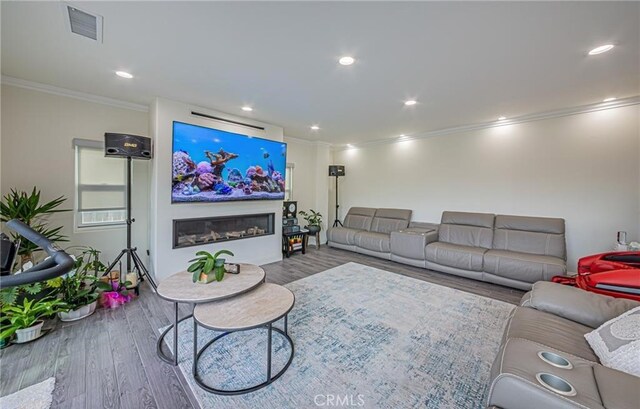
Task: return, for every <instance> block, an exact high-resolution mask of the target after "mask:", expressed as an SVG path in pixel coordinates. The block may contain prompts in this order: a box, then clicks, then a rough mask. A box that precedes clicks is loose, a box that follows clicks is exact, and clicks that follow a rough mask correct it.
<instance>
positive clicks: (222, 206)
mask: <svg viewBox="0 0 640 409" xmlns="http://www.w3.org/2000/svg"><path fill="white" fill-rule="evenodd" d="M192 110H194V111H197V112H200V113H204V114H207V115H211V116H216V117H219V118H224V119H229V120H233V121H239V122H242V123H246V124H251V125H257V126H261V127H264V128H265V130H264V131H261V130H257V129H253V128H250V127H244V126H239V125H233V124H229V123H226V122H222V121H216V120H211V119H206V118H202V117H197V116H193V115H191V111H192ZM150 120H151V131H152V132H151V133H152V134H153V137H154V155H155V158H154V160H153V163H152V168H153V169H152V181H151V206H150V209H151V212H150V217H151V229H150V247H151V260H152V271H153V272H154V274H155V276H156V277H157V278H158V279H162V278H163V277H166V276H168V275H171V274H173V273H176V272H178V271H182V270H185V269H186V267H187V266H188V260H190V259H191V258H193V256H194V254H195V252H196V251H199V250H206V251H210V252H213V251H217V250H220V249H223V248H224V249H228V250H231V251H232V252H233V253H234V254H235V257H232V258H229V259H230V260H233V261H237V262H247V263H253V264H265V263H271V262H274V261H278V260H281V259H282V250H281V240H282V201H279V200H268V201H267V200H264V201H263V200H256V201H246V202H227V203H180V204H171V166H172V159H171V158H172V151H171V149H172V133H173V121H180V122H186V123H191V124H195V125H200V126H205V127H209V128H216V129H221V130H223V131H229V132H236V133H240V134H244V135H251V136H256V137H262V138H267V139H272V140H275V141H282V140H283V136H282V132H283V131H282V128H281V127H278V126H274V125H270V124H265V123H261V122H257V121H254V120H251V119H247V118H241V117H237V116H233V115H228V114H225V113H222V112H217V111H213V110H210V109H206V108H201V107H194V106H190V105H188V104H185V103H182V102H176V101H170V100H167V99H160V98H158V99H156V101H155V103H154V104H153V106H152V107H151V115H150ZM271 212H273V213H275V234H274V235H271V236H263V237H255V238H250V239H245V240H237V241H228V242H222V243H216V244H208V245H202V246H197V247H186V248H181V249H172V237H173V236H172V234H173V222H172V221H173V220H174V219H185V218H195V217H213V216H228V215H238V214H251V213H271Z"/></svg>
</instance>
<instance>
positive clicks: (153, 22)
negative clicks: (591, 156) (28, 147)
mask: <svg viewBox="0 0 640 409" xmlns="http://www.w3.org/2000/svg"><path fill="white" fill-rule="evenodd" d="M73 4H74V5H77V6H78V7H79V8H81V9H84V10H86V11H89V12H93V13H97V14H100V15H102V16H104V43H103V44H96V43H95V42H92V41H90V40H87V39H85V38H82V37H79V36H77V35H74V34H71V33H70V32H69V31H68V28H67V25H66V24H65V21H64V18H65V15H64V13H63V8H62V7H61V5H60V4H56V3H37V2H4V1H3V2H2V74H3V75H7V76H12V77H17V78H21V79H25V80H30V81H36V82H41V83H45V84H50V85H54V86H58V87H63V88H68V89H71V90H75V91H82V92H87V93H92V94H96V95H101V96H106V97H111V98H118V99H122V100H126V101H131V102H136V103H142V104H149V102H150V101H151V100H152V99H153V98H154V97H155V96H162V97H166V98H171V99H177V100H181V101H186V102H189V103H193V104H197V105H202V106H205V107H211V108H214V109H218V110H221V111H225V112H229V113H233V114H239V115H244V116H251V117H253V118H255V119H258V120H262V121H266V122H270V123H274V124H278V125H282V126H284V127H285V134H286V135H288V136H295V137H300V138H306V139H310V140H324V141H327V142H332V143H346V142H354V143H355V142H361V141H368V140H377V139H384V138H389V137H393V136H397V135H399V134H416V133H423V132H428V131H433V130H437V129H442V128H448V127H452V126H458V125H462V124H470V123H478V122H486V121H491V120H493V119H495V118H497V117H498V116H500V115H505V116H507V117H514V116H519V115H525V114H530V113H534V112H541V111H548V110H553V109H557V108H564V107H569V106H577V105H583V104H590V103H595V102H599V101H601V100H602V99H603V98H605V97H608V96H616V97H618V98H623V97H629V96H635V95H638V94H640V3H638V2H631V3H617V2H586V3H578V2H562V3H553V2H544V3H527V2H496V3H478V2H471V3H416V2H408V3H362V2H353V3H336V2H327V3H310V2H297V3H291V2H285V3H265V2H260V3H247V2H235V3H220V2H135V3H131V2H129V3H127V2H87V3H82V2H76V3H73ZM607 43H613V44H616V48H615V49H614V50H612V51H610V52H609V53H606V54H602V55H598V56H593V57H589V56H587V55H586V54H587V52H588V51H589V50H590V49H591V48H594V47H596V46H598V45H601V44H607ZM345 54H349V55H353V56H354V57H356V58H357V61H356V63H355V64H354V65H353V66H350V67H343V66H340V65H338V64H337V59H338V58H339V57H340V56H341V55H345ZM115 70H126V71H129V72H131V73H132V74H133V75H134V76H135V78H134V79H133V80H123V79H121V78H118V77H116V76H115V75H114V71H115ZM408 98H416V99H418V101H419V103H418V105H416V106H414V107H405V106H404V105H403V101H404V100H405V99H408ZM244 104H249V105H252V106H253V107H254V112H252V113H249V114H247V113H245V112H242V111H241V110H240V107H241V106H242V105H244ZM316 123H317V124H319V125H320V127H321V128H322V129H321V130H320V131H318V132H313V131H311V130H310V129H309V126H310V125H311V124H316Z"/></svg>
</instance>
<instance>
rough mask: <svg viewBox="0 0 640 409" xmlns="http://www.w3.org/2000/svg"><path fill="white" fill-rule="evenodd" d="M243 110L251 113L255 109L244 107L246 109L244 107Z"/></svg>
mask: <svg viewBox="0 0 640 409" xmlns="http://www.w3.org/2000/svg"><path fill="white" fill-rule="evenodd" d="M242 110H243V111H246V112H251V111H253V108H251V107H250V106H244V107H242Z"/></svg>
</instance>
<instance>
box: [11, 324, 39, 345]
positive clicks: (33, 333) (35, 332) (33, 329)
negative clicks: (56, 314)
mask: <svg viewBox="0 0 640 409" xmlns="http://www.w3.org/2000/svg"><path fill="white" fill-rule="evenodd" d="M43 324H44V321H36V324H35V325H32V326H30V327H29V328H23V329H19V330H16V340H15V343H16V344H22V343H24V342H29V341H33V340H34V339H37V338H39V337H40V334H42V325H43Z"/></svg>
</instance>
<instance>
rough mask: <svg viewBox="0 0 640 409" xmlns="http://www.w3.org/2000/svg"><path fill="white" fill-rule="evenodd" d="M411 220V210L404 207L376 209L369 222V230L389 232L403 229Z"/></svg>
mask: <svg viewBox="0 0 640 409" xmlns="http://www.w3.org/2000/svg"><path fill="white" fill-rule="evenodd" d="M410 220H411V210H406V209H378V210H376V214H375V216H374V217H373V221H372V222H371V228H370V229H369V230H370V231H374V232H377V233H387V234H389V233H391V232H392V231H398V230H400V229H405V228H407V226H409V221H410Z"/></svg>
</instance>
